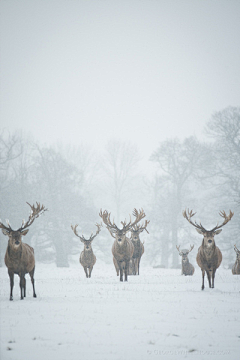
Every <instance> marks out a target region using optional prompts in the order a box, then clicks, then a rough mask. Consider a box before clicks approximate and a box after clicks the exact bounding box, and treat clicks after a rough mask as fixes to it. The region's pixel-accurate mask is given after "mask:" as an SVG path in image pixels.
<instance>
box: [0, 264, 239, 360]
mask: <svg viewBox="0 0 240 360" xmlns="http://www.w3.org/2000/svg"><path fill="white" fill-rule="evenodd" d="M140 270H141V272H140V276H130V277H129V281H128V282H123V283H120V281H119V278H118V277H117V276H116V273H115V270H114V267H113V265H106V264H104V263H102V262H100V261H97V263H96V265H95V267H94V269H93V273H92V278H91V279H86V277H85V274H84V271H83V268H82V267H81V266H80V264H77V262H76V263H75V264H72V265H71V266H70V268H57V267H56V266H55V265H44V264H37V266H36V273H35V279H36V293H37V298H36V299H35V298H33V297H32V286H31V282H30V278H29V276H28V275H27V277H26V278H27V297H26V298H25V300H23V301H21V300H20V292H19V285H18V283H19V280H18V277H17V276H16V275H15V286H14V300H13V301H9V278H8V274H7V269H6V268H5V267H3V268H0V281H1V293H0V299H1V323H0V325H1V334H0V336H1V360H10V359H11V360H45V359H46V360H48V359H51V360H53V359H54V360H55V359H56V360H66V359H69V360H80V359H81V360H85V359H86V360H95V359H99V360H105V359H106V360H110V359H111V360H130V359H132V360H135V359H136V360H141V359H144V360H147V359H149V360H154V359H171V360H174V359H194V360H198V359H209V360H212V359H218V360H219V359H220V360H238V359H240V275H238V276H233V275H232V273H231V270H226V269H223V268H220V269H218V270H217V273H216V281H215V289H209V288H208V287H206V289H205V290H204V291H201V273H200V270H199V269H196V271H195V274H194V275H193V276H192V277H189V276H188V277H185V276H181V270H180V269H179V270H172V269H153V268H151V267H149V266H146V265H145V266H144V263H143V264H142V267H141V269H140ZM206 285H207V284H206Z"/></svg>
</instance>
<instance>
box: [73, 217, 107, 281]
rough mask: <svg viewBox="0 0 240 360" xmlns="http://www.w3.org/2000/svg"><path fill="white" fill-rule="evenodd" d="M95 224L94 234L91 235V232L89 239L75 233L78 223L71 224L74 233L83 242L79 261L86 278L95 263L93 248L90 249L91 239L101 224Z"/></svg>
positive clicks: (98, 230) (98, 231) (88, 276)
mask: <svg viewBox="0 0 240 360" xmlns="http://www.w3.org/2000/svg"><path fill="white" fill-rule="evenodd" d="M96 226H97V231H96V234H95V235H93V233H92V234H91V236H90V238H89V239H85V237H84V236H83V235H82V236H79V235H78V233H77V227H78V225H75V226H72V225H71V228H72V230H73V232H74V234H75V235H76V236H77V237H79V239H80V240H81V242H82V243H83V244H84V249H83V251H82V252H81V254H80V258H79V262H80V264H81V265H82V267H83V269H84V271H85V274H86V277H87V278H90V277H91V274H92V269H93V266H94V265H95V263H96V256H95V255H94V253H93V250H92V241H93V239H94V238H95V237H96V236H97V235H98V234H99V233H100V230H101V226H102V224H100V225H99V224H96Z"/></svg>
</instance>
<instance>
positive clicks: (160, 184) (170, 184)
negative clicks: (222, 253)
mask: <svg viewBox="0 0 240 360" xmlns="http://www.w3.org/2000/svg"><path fill="white" fill-rule="evenodd" d="M206 156H207V150H206V147H205V146H204V145H202V144H200V143H199V142H198V141H197V140H196V138H194V137H190V138H187V139H185V140H184V141H183V142H182V143H181V142H180V141H179V140H178V139H174V140H167V141H165V142H163V143H161V144H160V147H159V148H158V149H157V150H156V151H155V152H154V153H153V154H152V156H151V157H150V160H151V161H154V162H156V163H157V164H158V168H159V174H158V178H157V179H156V183H155V188H156V189H155V192H157V193H158V196H159V201H160V206H159V207H160V208H162V209H163V210H162V211H161V210H160V211H161V212H164V214H165V215H164V217H163V216H162V213H159V218H160V219H161V221H163V220H162V219H164V221H166V219H167V224H166V227H165V230H163V229H162V230H163V231H164V232H165V233H166V232H170V236H171V253H172V263H173V267H176V266H177V264H178V255H177V253H176V251H174V249H175V245H176V244H178V237H179V234H178V233H179V229H180V223H181V220H180V219H179V214H181V208H182V203H183V200H184V202H186V199H187V197H188V196H189V189H190V187H191V186H192V182H193V180H194V179H195V177H197V174H198V172H199V170H200V169H201V168H202V167H203V165H205V160H206ZM162 201H163V202H164V204H165V206H162V203H161V202H162ZM156 206H157V205H156ZM154 212H155V213H156V210H154ZM168 250H169V249H166V252H167V251H168Z"/></svg>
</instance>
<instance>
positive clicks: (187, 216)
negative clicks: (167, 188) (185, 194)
mask: <svg viewBox="0 0 240 360" xmlns="http://www.w3.org/2000/svg"><path fill="white" fill-rule="evenodd" d="M182 214H183V217H185V219H187V221H188V222H189V223H190V224H192V225H193V226H195V227H196V228H197V229H200V230H202V231H207V230H206V229H205V228H204V227H203V226H202V224H201V223H200V224H197V223H196V221H195V222H194V223H193V222H192V221H191V218H192V217H193V216H194V215H195V214H196V213H193V211H192V210H191V211H189V209H188V214H187V212H186V210H184V211H183V212H182Z"/></svg>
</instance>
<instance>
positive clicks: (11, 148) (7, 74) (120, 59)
mask: <svg viewBox="0 0 240 360" xmlns="http://www.w3.org/2000/svg"><path fill="white" fill-rule="evenodd" d="M0 7H1V29H0V30H1V133H0V151H1V157H0V178H1V185H0V191H1V198H0V205H1V214H0V215H1V217H2V218H3V219H5V218H9V219H10V221H11V222H12V223H13V224H14V226H16V227H17V226H18V224H20V223H21V219H22V218H23V217H25V218H27V216H28V210H29V209H28V207H27V205H26V204H25V202H26V201H28V202H30V203H31V204H32V203H34V202H36V201H40V202H41V203H44V205H45V206H46V207H47V208H48V209H49V212H48V213H46V214H45V216H44V219H45V221H46V224H47V225H46V224H45V223H44V220H42V219H41V221H39V222H38V224H39V225H35V224H34V225H33V228H34V227H35V235H34V232H33V234H32V237H31V236H30V235H29V242H30V243H32V244H33V245H34V246H35V247H37V249H35V250H36V253H37V254H38V255H37V256H38V260H39V261H49V262H53V261H55V262H56V263H57V265H58V266H67V265H68V263H69V261H71V256H74V255H76V254H77V253H78V252H79V243H78V242H77V240H76V239H75V238H74V234H73V233H72V231H71V228H70V225H71V224H73V225H74V224H76V223H79V228H80V230H81V231H82V232H84V233H85V234H86V235H88V234H90V233H91V232H92V231H94V225H93V224H94V223H95V221H99V216H98V214H99V209H100V208H102V209H103V210H104V209H108V210H109V211H111V213H112V216H113V217H114V218H115V221H116V223H117V224H120V223H121V221H123V220H124V219H125V218H127V219H128V216H129V214H131V213H132V210H133V208H135V207H137V208H138V209H140V208H142V207H143V208H144V210H145V212H146V215H147V216H146V218H147V219H150V224H149V230H150V234H151V236H148V235H147V234H146V233H145V241H148V242H149V247H148V252H146V255H145V256H146V261H147V262H148V263H151V264H159V263H160V264H161V265H164V266H165V267H168V266H170V267H171V266H173V267H176V266H177V263H179V261H180V260H179V256H178V254H177V251H176V248H175V245H176V244H181V245H182V244H183V243H184V244H185V245H186V246H190V243H191V244H192V243H195V244H196V245H197V244H198V243H199V241H200V239H199V237H198V235H197V234H196V232H194V231H192V230H193V229H190V225H189V224H187V223H186V221H185V220H184V219H183V217H182V214H181V213H182V210H184V209H185V208H188V207H190V208H193V209H194V211H197V214H198V215H196V217H197V219H196V220H197V221H202V222H204V224H205V226H206V227H209V228H210V227H213V226H215V225H216V223H217V222H218V221H219V222H220V221H221V218H220V219H219V214H218V212H219V211H220V210H226V211H229V209H231V210H232V211H234V212H235V215H234V217H233V220H232V221H231V224H233V225H232V227H231V226H230V225H227V226H228V227H229V231H226V232H225V234H226V237H225V240H224V239H223V238H221V237H220V243H222V246H223V250H224V251H225V259H226V260H225V265H226V266H229V264H230V263H231V262H232V261H233V259H234V256H235V254H234V252H233V244H234V243H235V242H236V240H235V236H236V234H237V233H238V226H239V225H238V224H239V220H238V219H239V217H240V211H239V204H240V200H239V193H240V191H239V180H238V179H239V176H240V174H239V168H240V166H239V164H240V162H239V153H240V151H239V143H240V142H239V137H240V126H239V124H240V116H239V114H240V109H239V99H240V71H239V64H240V47H239V35H240V23H239V16H240V3H239V1H34V2H33V1H2V2H1V4H0ZM230 135H231V136H230ZM15 224H16V225H15ZM36 230H38V231H36ZM104 231H105V232H104ZM104 231H103V233H102V234H101V236H102V240H101V245H96V251H97V252H98V256H99V258H101V259H102V260H103V261H106V262H109V261H110V260H109V258H108V256H107V255H106V253H105V250H106V249H108V248H109V241H110V240H109V234H108V233H107V231H106V229H105V230H104ZM36 234H38V235H36ZM68 239H71V243H70V245H69V244H68V241H69V240H68ZM147 239H149V240H147ZM226 239H227V240H228V241H229V242H228V243H227V242H226ZM111 240H112V239H111ZM59 243H61V244H62V245H61V246H59ZM166 243H167V246H165V245H166ZM0 246H2V245H0ZM164 246H165V247H164ZM63 254H65V255H64V259H63V258H62V257H61V256H62V255H63Z"/></svg>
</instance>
